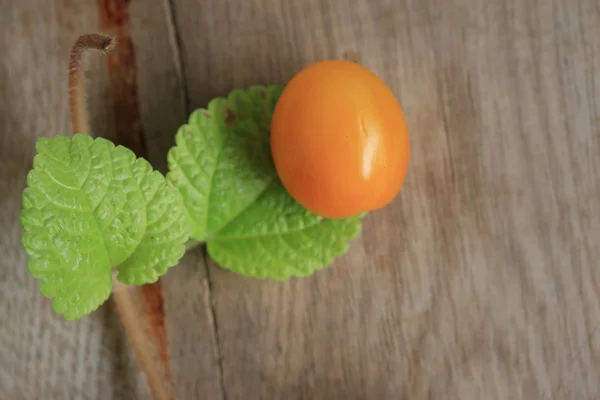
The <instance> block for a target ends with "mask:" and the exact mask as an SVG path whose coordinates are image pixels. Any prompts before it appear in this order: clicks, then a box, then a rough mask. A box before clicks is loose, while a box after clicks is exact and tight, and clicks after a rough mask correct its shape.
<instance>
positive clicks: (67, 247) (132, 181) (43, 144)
mask: <svg viewBox="0 0 600 400" xmlns="http://www.w3.org/2000/svg"><path fill="white" fill-rule="evenodd" d="M37 152H38V154H37V155H36V156H35V158H34V169H33V170H32V171H30V173H29V175H28V176H27V184H28V187H27V188H26V189H25V191H24V193H23V210H22V212H21V224H22V226H23V228H24V230H25V232H24V234H23V246H24V248H25V251H26V252H27V253H28V255H29V256H30V257H29V261H28V268H29V271H30V273H31V274H32V276H34V277H36V278H39V279H40V290H41V292H42V294H43V295H45V296H46V297H49V298H52V299H54V300H53V308H54V310H55V311H56V312H57V313H60V314H64V316H65V318H66V319H69V320H71V319H79V318H81V317H82V316H84V315H87V314H89V313H91V312H92V311H94V310H95V309H96V308H98V307H99V306H100V305H101V304H102V303H103V302H104V301H106V299H107V298H108V296H109V295H110V292H111V289H112V269H113V268H116V270H117V271H118V275H117V279H119V280H120V281H122V282H124V283H126V284H138V285H140V284H144V283H150V282H155V281H156V280H157V279H158V277H159V276H160V275H162V274H164V273H165V272H166V270H167V268H168V267H170V266H173V265H174V264H176V263H177V261H178V260H179V258H181V257H182V256H183V253H184V251H185V242H186V240H187V239H188V237H189V236H188V235H189V224H188V221H187V216H186V212H185V209H184V207H183V202H182V200H181V196H180V195H179V193H178V191H177V190H176V189H175V188H174V187H173V186H172V185H171V184H169V183H167V182H166V180H165V178H164V177H163V176H162V175H161V174H160V172H158V171H153V170H152V168H151V166H150V164H149V163H148V162H147V161H146V160H144V159H142V158H138V159H136V157H135V155H134V154H133V152H131V151H130V150H128V149H126V148H124V147H122V146H117V147H115V146H114V144H112V143H111V142H110V141H108V140H105V139H102V138H99V139H96V140H93V139H92V138H91V137H90V136H87V135H81V134H79V135H75V136H73V137H72V138H67V137H62V136H57V137H55V138H53V139H48V138H43V139H40V140H39V141H38V143H37Z"/></svg>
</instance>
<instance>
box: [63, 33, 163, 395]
mask: <svg viewBox="0 0 600 400" xmlns="http://www.w3.org/2000/svg"><path fill="white" fill-rule="evenodd" d="M115 46H116V41H115V39H114V38H113V37H111V36H107V35H102V34H96V33H93V34H87V35H82V36H80V37H79V38H78V39H77V41H76V42H75V44H74V45H73V48H72V49H71V56H70V58H69V106H70V109H71V122H72V124H73V134H75V133H85V134H90V129H89V124H88V121H87V117H86V112H85V82H84V74H83V72H84V57H85V55H86V53H87V52H89V51H90V50H91V51H98V52H101V53H104V54H108V53H110V52H111V51H112V49H113V48H114V47H115ZM112 297H113V300H114V301H115V303H116V306H117V311H118V313H119V316H120V319H121V322H122V323H123V326H124V327H125V330H126V332H127V336H128V338H129V342H130V344H131V346H132V347H133V349H134V350H135V353H136V357H137V360H138V363H139V365H140V368H141V369H142V371H143V372H144V375H145V376H146V381H147V383H148V387H149V388H150V390H151V392H152V395H153V398H154V399H155V400H171V399H172V398H173V395H172V387H171V383H170V379H168V377H169V371H168V368H167V367H166V366H165V363H164V362H163V361H162V357H163V355H162V353H161V352H162V350H163V349H162V348H161V347H160V343H159V345H158V346H156V345H155V343H154V342H155V340H154V341H153V338H152V337H151V336H150V334H151V332H152V329H153V326H152V324H153V323H152V320H151V318H150V317H151V316H150V315H149V313H148V311H147V310H146V309H144V307H143V305H144V304H145V299H144V298H143V290H142V288H141V287H138V286H126V285H124V284H123V283H121V282H119V281H118V280H117V279H116V277H113V291H112Z"/></svg>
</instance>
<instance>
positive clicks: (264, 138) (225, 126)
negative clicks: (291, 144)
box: [167, 85, 361, 279]
mask: <svg viewBox="0 0 600 400" xmlns="http://www.w3.org/2000/svg"><path fill="white" fill-rule="evenodd" d="M282 90H283V87H282V86H278V85H273V86H253V87H250V88H249V89H247V90H234V91H232V92H231V93H230V94H229V96H228V97H227V98H217V99H214V100H212V101H211V102H209V104H208V107H207V108H206V109H198V110H196V111H194V112H193V113H192V114H191V116H190V118H189V121H188V123H187V124H185V125H183V126H182V127H181V128H180V129H179V131H178V132H177V135H176V138H175V142H176V146H175V147H174V148H172V149H171V151H170V152H169V155H168V159H169V173H168V175H167V179H168V180H169V181H171V183H173V184H174V185H175V186H176V187H177V188H178V189H179V191H180V192H181V194H182V197H183V199H184V204H185V207H186V209H187V212H188V214H189V217H190V222H191V231H192V235H191V236H192V238H193V239H195V240H198V241H204V242H206V245H207V249H208V253H209V255H210V256H211V257H212V258H213V259H214V260H215V261H216V262H217V263H219V264H220V265H221V266H222V267H224V268H227V269H229V270H232V271H234V272H237V273H240V274H243V275H246V276H252V277H257V278H271V279H287V278H289V277H292V276H306V275H309V274H311V273H312V272H314V271H316V270H318V269H321V268H324V267H326V266H328V265H329V264H331V263H332V262H333V260H334V259H335V257H337V256H339V255H341V254H343V253H344V252H345V251H346V250H347V249H348V246H349V242H350V241H351V240H352V239H353V238H354V237H355V236H356V235H357V234H358V233H359V231H360V226H361V225H360V218H359V216H357V217H352V218H348V219H344V220H326V219H323V218H321V217H318V216H316V215H314V214H311V213H310V212H309V211H307V210H306V209H304V208H303V207H302V206H300V205H299V204H298V203H297V202H296V201H295V200H294V199H293V198H292V197H290V195H289V194H288V192H287V191H286V190H285V188H284V187H283V186H282V184H281V182H280V181H279V178H278V176H277V172H276V170H275V167H274V164H273V159H272V156H271V151H270V142H269V129H270V125H271V118H272V114H273V109H274V107H275V104H276V102H277V100H278V98H279V96H280V95H281V92H282Z"/></svg>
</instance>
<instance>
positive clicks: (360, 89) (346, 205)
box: [271, 60, 410, 219]
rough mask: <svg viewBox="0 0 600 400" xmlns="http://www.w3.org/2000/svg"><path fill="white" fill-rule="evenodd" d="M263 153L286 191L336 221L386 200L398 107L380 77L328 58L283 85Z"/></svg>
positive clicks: (403, 142) (395, 179) (398, 180)
mask: <svg viewBox="0 0 600 400" xmlns="http://www.w3.org/2000/svg"><path fill="white" fill-rule="evenodd" d="M271 152H272V154H273V160H274V163H275V168H276V170H277V173H278V175H279V177H280V179H281V181H282V183H283V185H284V187H285V188H286V189H287V191H288V192H289V193H290V195H291V196H292V197H293V198H294V199H295V200H296V201H297V202H298V203H300V204H301V205H302V206H304V207H305V208H306V209H308V210H309V211H311V212H312V213H314V214H316V215H319V216H322V217H325V218H334V219H337V218H346V217H349V216H352V215H356V214H359V213H361V212H364V211H370V210H375V209H378V208H381V207H383V206H386V205H387V204H388V203H390V202H391V201H392V200H393V199H394V197H395V196H396V195H397V194H398V192H399V191H400V188H401V187H402V185H403V183H404V178H405V175H406V171H407V168H408V164H409V158H410V141H409V133H408V128H407V126H406V122H405V119H404V114H403V112H402V108H401V106H400V104H399V103H398V101H397V100H396V98H395V97H394V94H393V93H392V91H391V90H390V89H389V88H388V87H387V86H386V85H385V83H384V82H383V81H382V80H381V79H380V78H378V77H377V76H376V75H375V74H374V73H372V72H371V71H370V70H368V69H367V68H365V67H363V66H361V65H359V64H356V63H353V62H350V61H341V60H328V61H321V62H317V63H315V64H312V65H310V66H308V67H307V68H305V69H303V70H302V71H300V72H299V73H298V74H297V75H295V76H294V77H293V78H292V79H291V80H290V82H289V83H288V84H287V85H286V86H285V88H284V90H283V93H282V95H281V97H280V98H279V100H278V102H277V104H276V106H275V110H274V113H273V119H272V122H271Z"/></svg>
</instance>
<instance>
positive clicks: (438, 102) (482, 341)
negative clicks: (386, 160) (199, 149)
mask: <svg viewBox="0 0 600 400" xmlns="http://www.w3.org/2000/svg"><path fill="white" fill-rule="evenodd" d="M129 12H130V21H131V34H132V38H133V42H134V44H135V48H136V63H137V65H138V77H137V82H138V88H139V98H140V104H139V108H140V116H141V123H142V125H143V127H144V131H145V133H146V136H147V145H148V151H149V158H150V160H151V161H152V163H153V164H154V165H155V166H157V167H158V168H159V169H161V170H163V171H164V169H165V167H166V162H165V160H166V158H165V153H166V151H167V149H168V148H169V147H170V146H171V145H172V143H173V135H174V133H175V130H176V128H177V126H179V125H180V124H181V123H182V122H184V121H185V120H186V118H187V115H188V114H189V112H190V111H191V110H193V109H195V108H197V107H203V106H205V105H206V103H207V102H208V101H209V100H210V99H211V98H212V97H214V96H221V95H224V94H226V93H227V92H228V91H229V90H231V89H232V88H234V87H240V86H247V85H250V84H255V83H285V82H286V81H287V80H288V79H289V78H290V77H291V76H292V75H293V74H294V73H295V72H297V71H298V70H300V69H301V68H302V67H304V66H306V65H307V64H309V63H311V62H314V61H317V60H320V59H324V58H349V59H353V60H358V61H359V62H361V63H362V64H364V65H366V66H367V67H369V68H371V69H372V70H373V71H375V72H376V73H377V74H379V75H380V76H381V77H382V78H383V79H384V80H385V81H386V82H387V83H388V84H389V85H390V87H391V88H392V89H393V90H394V92H395V93H396V94H397V96H398V98H399V99H400V101H401V103H402V105H403V107H404V109H405V113H406V118H407V121H408V124H409V127H410V130H411V133H412V136H411V143H412V159H411V167H410V169H409V174H408V177H407V180H406V184H405V186H404V188H403V190H402V192H401V194H400V195H399V196H398V198H397V199H396V200H395V201H394V202H393V203H392V204H391V205H390V206H389V207H387V208H385V209H383V210H380V211H377V212H374V213H371V214H369V215H368V217H367V218H366V219H365V222H364V228H363V232H362V233H361V235H360V236H359V237H358V238H357V239H356V240H355V241H354V242H353V243H352V247H351V249H350V251H349V252H348V253H347V254H346V255H345V256H343V257H341V258H340V259H339V260H337V261H336V263H335V264H334V265H333V266H332V267H331V268H329V269H327V270H324V271H322V272H319V273H317V274H316V275H314V276H313V277H310V278H307V279H300V280H292V281H290V282H282V283H275V282H263V281H257V280H251V279H246V278H242V277H239V276H236V275H233V274H231V273H229V272H226V271H224V270H223V269H221V268H219V267H218V266H217V265H215V264H214V263H213V262H212V261H210V260H208V262H207V260H206V259H207V257H206V254H205V252H204V251H203V249H197V250H194V251H192V252H190V254H188V255H186V257H185V258H184V260H182V262H181V264H180V265H179V266H178V267H177V268H174V269H172V270H171V271H169V273H168V274H167V275H166V276H165V277H164V278H163V279H162V286H163V291H164V298H165V312H166V322H167V326H168V328H169V334H168V335H169V343H170V347H169V350H170V358H171V369H172V374H173V380H174V383H175V387H176V391H177V394H178V397H177V398H178V399H185V400H187V399H196V398H201V399H211V400H212V399H227V400H233V399H248V400H249V399H312V400H317V399H328V400H337V399H340V400H341V399H411V400H413V399H414V400H420V399H436V400H437V399H444V400H446V399H461V400H462V399H469V400H470V399H509V398H511V399H512V398H514V399H527V400H530V399H540V400H550V399H590V400H591V399H597V398H600V384H599V383H598V376H599V374H600V329H598V328H599V327H600V301H599V300H600V270H599V269H598V266H599V262H598V260H600V246H599V245H598V242H599V240H600V218H598V215H600V183H599V182H600V4H599V3H598V2H597V0H573V1H570V2H564V1H563V2H560V1H557V0H555V1H549V0H447V1H445V2H439V1H434V0H423V1H417V0H395V1H392V0H374V1H367V0H339V1H336V2H333V1H325V0H304V1H302V2H292V3H289V2H284V1H283V0H268V1H267V0H252V1H245V2H240V1H233V0H203V1H199V0H170V1H167V0H165V1H164V2H152V3H149V2H145V1H142V0H134V1H132V3H131V5H130V7H129ZM98 24H99V18H98V15H97V10H96V5H95V4H93V2H89V4H88V5H84V3H81V2H74V1H68V0H62V1H53V2H48V1H42V0H27V1H24V2H21V3H19V4H18V5H16V4H13V5H12V6H9V5H8V3H7V2H5V3H0V26H2V27H3V28H2V29H3V30H2V32H3V34H2V35H0V51H1V52H2V54H3V57H2V58H0V226H2V230H1V231H0V317H2V321H3V322H2V324H0V347H1V348H2V351H0V398H9V399H19V400H20V399H37V398H44V399H45V398H50V399H54V398H56V399H59V398H60V399H62V398H93V399H132V398H147V389H146V388H145V386H144V382H143V377H141V376H140V374H139V372H138V370H137V366H136V363H135V359H133V358H132V353H131V351H130V349H129V348H128V346H127V343H126V341H125V340H124V339H123V336H122V335H123V332H122V331H121V330H120V326H119V323H118V321H115V320H114V319H113V317H112V315H114V310H113V309H112V305H111V304H110V303H107V305H106V306H104V307H102V308H101V309H100V310H99V311H97V312H96V313H94V314H92V315H91V316H90V317H88V318H85V319H83V320H82V321H79V322H77V323H66V322H63V321H62V320H61V319H60V318H58V317H57V316H55V315H54V314H53V312H52V311H51V308H50V303H49V301H47V300H45V299H44V298H42V296H41V295H39V293H38V286H37V283H36V282H35V281H34V280H33V279H31V278H30V277H29V275H28V273H27V271H26V267H25V265H26V264H25V255H24V253H23V251H22V250H21V247H20V243H19V241H20V235H21V230H20V227H19V224H18V214H17V213H18V211H19V209H20V192H21V191H22V189H23V188H24V185H25V174H26V172H27V171H28V169H29V168H30V166H31V162H32V156H33V151H34V143H35V139H36V138H37V137H39V136H42V135H55V134H68V133H70V125H69V117H68V103H67V90H66V78H67V76H66V62H67V57H68V51H69V48H70V46H71V44H72V42H73V41H74V39H75V38H76V36H77V35H78V34H80V33H82V32H89V31H90V30H95V29H96V27H97V26H98ZM89 61H90V62H89V68H88V74H87V75H88V77H90V78H91V79H90V84H89V89H88V90H89V99H88V103H89V105H90V107H89V110H90V116H91V117H92V119H91V125H92V128H93V131H94V133H95V134H96V135H101V136H104V137H108V138H110V139H115V138H116V131H117V126H116V124H115V113H114V110H113V109H112V107H111V105H110V98H109V91H108V90H109V82H108V71H107V69H106V60H103V59H101V58H97V57H92V58H90V60H89ZM207 264H208V269H207V268H206V265H207ZM207 272H208V274H207ZM215 333H216V335H215ZM48 371H50V372H48Z"/></svg>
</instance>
